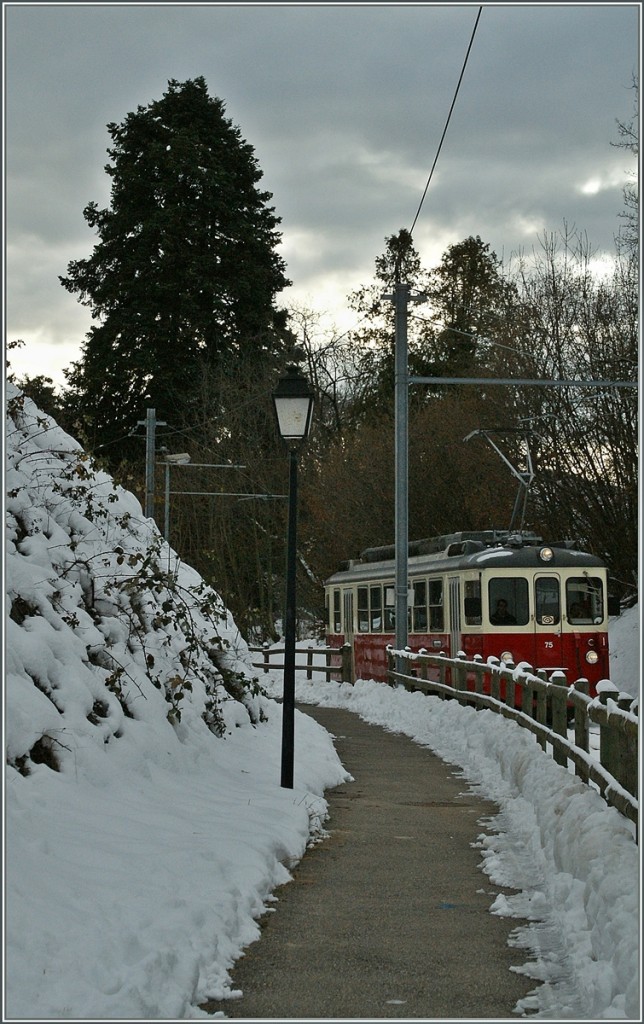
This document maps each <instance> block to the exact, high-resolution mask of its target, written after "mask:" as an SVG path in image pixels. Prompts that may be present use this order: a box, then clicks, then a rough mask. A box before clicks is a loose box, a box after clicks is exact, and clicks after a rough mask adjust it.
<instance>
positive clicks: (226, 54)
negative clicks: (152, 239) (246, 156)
mask: <svg viewBox="0 0 644 1024" xmlns="http://www.w3.org/2000/svg"><path fill="white" fill-rule="evenodd" d="M476 11H477V8H476V7H471V6H468V5H434V4H416V5H405V4H391V5H386V4H385V5H371V4H364V5H357V4H346V5H343V4H330V5H319V4H310V5H309V4H277V5H272V4H270V5H269V4H266V5H263V4H211V5H209V4H205V5H204V4H180V5H179V4H176V5H175V4H159V5H147V4H124V5H111V4H95V5H71V4H70V5H59V4H51V5H47V4H45V5H29V4H25V5H8V6H7V8H6V41H5V48H6V64H5V68H6V96H5V102H6V114H5V133H6V151H7V177H6V182H7V220H8V223H7V232H8V233H7V242H8V248H7V260H8V270H9V279H8V296H7V297H8V300H9V307H10V315H9V316H8V321H7V328H8V331H9V337H15V336H19V335H17V331H18V330H20V331H23V332H24V333H25V334H29V336H30V337H34V338H35V337H39V338H44V337H46V336H49V337H50V338H51V344H52V348H56V351H57V352H61V351H62V348H61V346H62V344H63V342H64V341H68V340H69V339H70V338H71V337H72V335H74V334H75V335H76V337H77V343H78V345H79V346H80V344H81V342H82V339H83V336H84V334H85V331H86V330H87V326H88V323H89V321H88V314H87V311H86V310H83V309H82V307H79V306H78V304H77V303H76V300H75V299H74V297H73V296H70V295H69V294H68V293H66V292H65V291H64V290H63V289H62V287H61V286H60V284H59V283H58V275H60V274H64V273H65V272H66V267H67V264H68V262H69V261H70V260H71V259H75V258H80V257H83V256H87V255H89V253H90V252H91V248H92V246H93V244H94V242H95V240H96V239H95V236H94V235H93V234H92V232H90V231H89V229H88V228H87V226H86V224H85V222H84V220H83V216H82V210H83V208H84V206H85V205H86V204H87V203H88V202H89V201H90V200H95V201H96V202H98V203H99V205H105V204H107V203H108V202H109V184H110V183H109V179H108V177H107V176H106V175H105V173H104V170H103V168H104V165H105V163H106V162H107V160H108V156H107V152H106V150H107V148H108V146H109V144H110V139H109V136H108V132H107V128H106V125H107V124H108V122H111V121H116V122H117V123H118V122H120V121H122V120H123V119H124V117H125V116H126V114H127V113H128V112H129V111H132V110H135V109H136V107H137V106H138V105H139V104H140V105H147V104H148V103H149V102H151V101H152V100H154V99H159V98H160V97H161V95H162V94H163V92H164V91H165V90H166V88H167V82H168V79H170V78H177V79H178V80H180V81H183V80H185V79H187V78H192V77H196V76H197V75H203V76H204V78H205V79H206V81H207V83H208V86H209V89H210V93H211V95H215V96H218V97H220V98H221V99H222V100H223V101H224V103H225V106H226V112H227V116H228V117H230V119H231V120H232V121H233V123H234V124H235V125H238V126H239V128H240V130H241V134H242V137H243V138H244V139H246V140H247V141H248V142H250V143H251V145H252V146H253V147H254V149H255V153H256V156H257V159H258V162H259V166H260V168H261V170H262V171H263V178H262V181H261V182H260V187H261V188H264V189H267V190H268V191H270V192H272V194H273V199H272V201H271V203H272V205H273V206H274V207H275V211H276V213H277V215H278V216H279V217H281V221H282V223H281V231H282V234H283V243H282V247H281V251H282V252H283V254H284V256H285V258H286V260H287V264H288V266H287V276H288V277H290V278H291V279H292V280H293V289H291V291H290V294H292V295H295V294H297V295H307V294H311V295H314V296H317V297H318V299H319V301H320V302H322V301H326V300H328V301H329V302H331V301H334V302H337V303H339V304H341V303H342V302H343V301H344V300H346V296H347V295H348V294H349V293H350V292H351V291H352V290H353V289H354V288H355V287H357V286H358V284H360V283H368V282H369V281H370V280H371V279H372V277H373V268H374V261H375V259H376V257H377V256H378V255H379V254H380V253H381V252H382V251H383V249H384V244H385V238H386V237H387V236H389V235H391V234H393V233H395V232H397V231H398V230H399V228H401V227H404V226H406V227H409V226H411V223H412V220H413V218H414V216H415V213H416V210H417V209H418V205H419V202H420V199H421V195H422V192H423V189H424V187H425V183H426V181H427V176H428V174H429V171H430V167H431V165H432V162H433V160H434V157H435V155H436V152H437V147H438V144H439V141H440V138H441V134H442V132H443V129H444V127H445V121H446V118H447V113H448V110H449V107H450V104H451V101H452V98H453V95H454V90H455V87H456V83H457V81H458V76H459V73H460V70H461V67H462V63H463V58H464V56H465V51H466V48H467V44H468V42H469V39H470V36H471V33H472V29H473V26H474V21H475V17H476ZM638 38H639V36H638V10H637V9H636V6H635V5H629V4H613V5H601V4H600V5H595V4H587V5H572V4H571V5H568V4H559V5H556V4H555V5H523V4H500V5H492V6H489V7H485V6H484V8H483V13H482V16H481V19H480V22H479V27H478V30H477V34H476V37H475V40H474V44H473V46H472V51H471V54H470V58H469V61H468V65H467V68H466V72H465V75H464V77H463V82H462V85H461V90H460V92H459V96H458V100H457V102H456V104H455V106H454V111H453V114H452V119H451V121H450V126H449V129H448V131H447V134H446V137H445V141H444V144H443V148H442V151H441V155H440V158H439V161H438V163H437V167H436V172H435V175H434V178H433V180H432V183H431V186H430V188H429V191H428V193H427V197H426V199H425V202H424V204H423V208H422V211H421V215H420V217H419V219H418V222H417V226H416V230H415V241H416V244H417V246H418V248H419V250H420V252H421V256H422V258H423V261H424V262H425V263H426V265H429V266H433V265H436V264H437V263H438V262H439V260H440V257H441V255H442V252H444V249H445V247H446V245H448V244H452V243H454V242H457V241H459V240H461V239H462V238H464V237H466V236H467V235H470V234H479V235H480V236H481V237H482V238H483V240H484V241H486V242H489V243H490V245H491V246H492V248H493V249H494V250H495V251H496V252H497V254H498V255H505V256H508V255H509V254H510V253H511V252H513V251H515V250H516V249H517V248H519V247H524V246H525V247H530V246H531V245H532V244H533V243H534V242H535V239H536V236H537V234H538V233H539V232H541V231H543V230H550V231H553V230H555V231H556V230H557V229H559V228H560V227H561V226H562V224H563V221H564V220H567V221H568V222H569V223H574V224H576V225H577V226H578V227H579V228H580V229H581V230H586V231H587V233H588V235H589V238H590V239H591V241H592V242H593V243H594V244H596V245H597V246H599V247H600V248H602V249H609V248H610V247H611V245H612V242H613V236H614V234H615V233H616V232H617V230H618V228H619V219H618V214H619V212H620V209H621V208H622V193H621V190H622V185H623V184H625V182H626V180H627V176H628V171H629V169H630V168H631V167H634V166H635V161H634V159H630V158H629V154H628V153H627V152H626V151H624V150H616V149H614V148H613V147H611V145H610V143H611V142H614V141H617V138H618V134H617V127H616V119H620V120H626V121H627V120H628V119H629V118H630V115H631V112H632V92H631V90H630V88H629V87H630V85H631V78H632V74H633V72H634V71H635V70H636V69H637V67H638V49H637V47H638ZM286 294H289V293H286ZM345 305H346V303H345ZM341 312H342V310H341V307H340V306H338V315H340V313H341Z"/></svg>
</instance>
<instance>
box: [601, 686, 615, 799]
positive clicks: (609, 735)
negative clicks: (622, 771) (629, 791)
mask: <svg viewBox="0 0 644 1024" xmlns="http://www.w3.org/2000/svg"><path fill="white" fill-rule="evenodd" d="M597 695H598V697H599V700H600V703H602V704H603V705H604V706H606V705H607V704H608V698H609V697H610V698H611V699H612V700H614V701H617V698H618V696H619V690H618V689H617V687H616V686H615V684H614V683H611V682H610V680H609V679H600V681H599V682H598V683H597ZM599 760H600V761H601V763H602V764H603V766H604V768H606V770H607V771H609V772H610V774H611V775H613V776H614V777H615V778H616V779H619V761H620V752H619V735H618V733H617V731H616V730H615V729H613V728H612V727H611V724H610V722H608V723H607V724H606V725H601V724H600V726H599Z"/></svg>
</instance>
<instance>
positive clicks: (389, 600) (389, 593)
mask: <svg viewBox="0 0 644 1024" xmlns="http://www.w3.org/2000/svg"><path fill="white" fill-rule="evenodd" d="M395 628H396V594H395V591H394V588H393V587H385V633H393V632H394V630H395Z"/></svg>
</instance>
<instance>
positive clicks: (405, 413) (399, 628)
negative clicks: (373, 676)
mask: <svg viewBox="0 0 644 1024" xmlns="http://www.w3.org/2000/svg"><path fill="white" fill-rule="evenodd" d="M383 298H385V299H389V300H390V301H393V303H394V307H395V314H396V322H395V324H396V353H395V378H394V399H395V412H394V416H395V421H394V422H395V462H394V467H395V562H396V580H395V615H396V650H398V651H402V650H404V649H405V647H406V646H407V639H408V629H409V626H408V615H409V611H408V609H409V598H408V591H409V579H408V576H409V573H408V558H409V515H408V505H409V366H408V344H407V314H408V305H409V302H424V301H425V298H426V296H425V295H418V296H414V297H412V296H410V286H409V285H408V284H403V283H402V282H400V281H396V283H395V285H394V291H393V294H389V295H384V296H383ZM396 671H397V672H403V671H404V662H403V659H402V658H397V659H396Z"/></svg>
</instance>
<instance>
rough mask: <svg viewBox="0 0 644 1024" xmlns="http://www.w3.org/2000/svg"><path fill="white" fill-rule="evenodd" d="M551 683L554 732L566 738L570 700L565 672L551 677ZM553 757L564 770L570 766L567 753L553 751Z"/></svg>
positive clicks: (553, 674) (554, 673)
mask: <svg viewBox="0 0 644 1024" xmlns="http://www.w3.org/2000/svg"><path fill="white" fill-rule="evenodd" d="M550 683H551V684H554V685H553V686H552V689H551V691H550V692H551V696H552V702H551V708H552V731H553V732H556V733H557V735H558V736H563V737H564V738H565V737H567V736H568V715H567V713H566V704H567V698H568V683H567V682H566V676H565V673H564V672H553V673H552V675H551V676H550ZM552 756H553V758H554V760H555V761H556V762H557V764H560V765H562V766H563V767H564V768H565V767H566V765H567V764H568V756H567V754H566V752H565V751H557V750H553V752H552Z"/></svg>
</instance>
